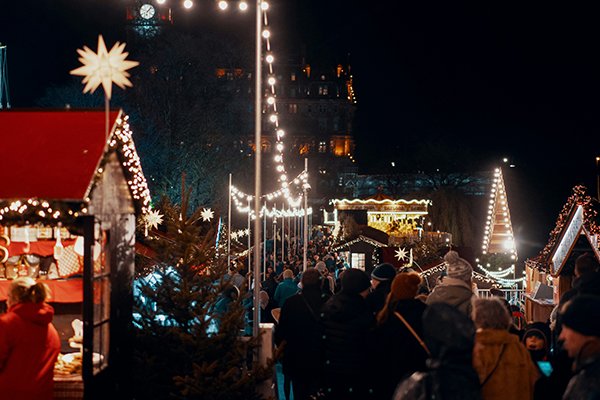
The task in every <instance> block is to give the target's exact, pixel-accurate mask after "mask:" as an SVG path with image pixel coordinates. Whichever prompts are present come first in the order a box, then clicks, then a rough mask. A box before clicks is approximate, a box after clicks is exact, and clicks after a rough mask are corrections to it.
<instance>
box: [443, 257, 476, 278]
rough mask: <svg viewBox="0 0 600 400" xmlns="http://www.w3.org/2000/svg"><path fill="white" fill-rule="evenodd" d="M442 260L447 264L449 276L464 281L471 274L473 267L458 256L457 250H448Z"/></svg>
mask: <svg viewBox="0 0 600 400" xmlns="http://www.w3.org/2000/svg"><path fill="white" fill-rule="evenodd" d="M444 261H445V262H446V264H447V266H446V271H448V277H449V278H454V279H460V280H462V281H464V280H467V279H470V278H471V277H472V276H473V267H472V266H471V264H470V263H469V262H468V261H467V260H465V259H464V258H460V256H459V255H458V253H457V252H455V251H453V250H450V251H449V252H448V253H446V255H445V256H444Z"/></svg>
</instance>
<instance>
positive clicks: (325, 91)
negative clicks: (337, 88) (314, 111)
mask: <svg viewBox="0 0 600 400" xmlns="http://www.w3.org/2000/svg"><path fill="white" fill-rule="evenodd" d="M328 94H329V90H328V89H327V85H325V86H323V95H324V96H327V95H328Z"/></svg>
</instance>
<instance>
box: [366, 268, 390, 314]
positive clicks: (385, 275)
mask: <svg viewBox="0 0 600 400" xmlns="http://www.w3.org/2000/svg"><path fill="white" fill-rule="evenodd" d="M395 277H396V268H394V266H393V265H392V264H388V263H383V264H380V265H379V266H378V267H377V268H375V269H374V270H373V272H372V273H371V288H372V290H371V293H369V295H368V296H367V306H368V307H369V309H370V310H371V311H373V313H374V314H375V315H377V314H378V313H379V311H381V310H382V309H383V306H384V304H385V299H386V298H387V295H388V294H389V293H390V287H391V286H392V281H393V280H394V278H395Z"/></svg>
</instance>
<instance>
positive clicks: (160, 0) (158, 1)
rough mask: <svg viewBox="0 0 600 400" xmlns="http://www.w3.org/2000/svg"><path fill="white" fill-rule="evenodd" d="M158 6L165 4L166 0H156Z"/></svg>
mask: <svg viewBox="0 0 600 400" xmlns="http://www.w3.org/2000/svg"><path fill="white" fill-rule="evenodd" d="M156 2H157V3H158V4H165V0H156Z"/></svg>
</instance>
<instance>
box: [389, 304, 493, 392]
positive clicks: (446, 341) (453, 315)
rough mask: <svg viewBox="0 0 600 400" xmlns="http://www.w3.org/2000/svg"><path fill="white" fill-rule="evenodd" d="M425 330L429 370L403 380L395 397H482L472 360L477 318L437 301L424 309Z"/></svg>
mask: <svg viewBox="0 0 600 400" xmlns="http://www.w3.org/2000/svg"><path fill="white" fill-rule="evenodd" d="M423 334H424V340H425V343H426V344H427V347H428V348H429V350H430V352H431V358H430V359H429V360H427V372H415V373H414V374H412V375H411V376H410V377H409V378H407V379H405V380H404V381H402V382H401V383H400V385H398V387H397V388H396V393H395V394H394V398H393V400H431V399H433V398H435V399H437V400H464V399H469V400H479V399H481V392H480V390H479V378H478V376H477V372H476V371H475V370H474V369H473V364H472V352H473V343H474V337H475V325H474V324H473V321H471V319H470V318H467V317H466V316H465V315H464V314H462V313H461V312H459V311H457V309H456V308H454V307H452V306H450V305H448V304H445V303H437V304H433V305H431V306H429V307H427V309H426V310H425V312H424V313H423Z"/></svg>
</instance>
